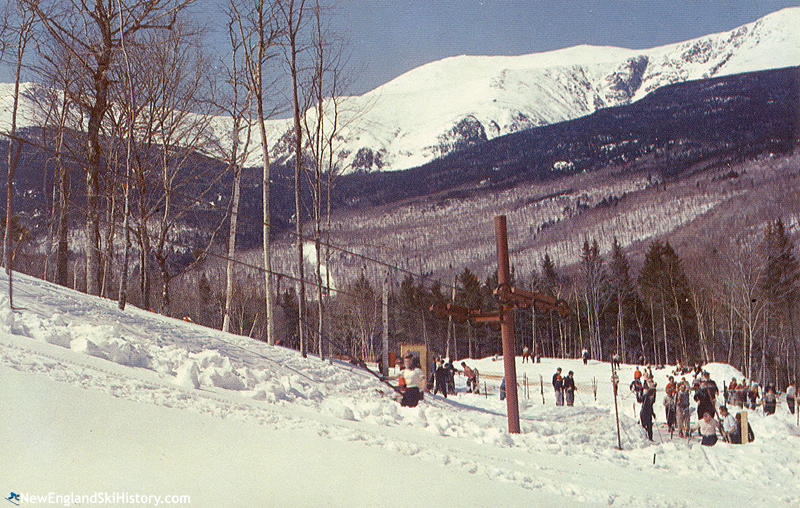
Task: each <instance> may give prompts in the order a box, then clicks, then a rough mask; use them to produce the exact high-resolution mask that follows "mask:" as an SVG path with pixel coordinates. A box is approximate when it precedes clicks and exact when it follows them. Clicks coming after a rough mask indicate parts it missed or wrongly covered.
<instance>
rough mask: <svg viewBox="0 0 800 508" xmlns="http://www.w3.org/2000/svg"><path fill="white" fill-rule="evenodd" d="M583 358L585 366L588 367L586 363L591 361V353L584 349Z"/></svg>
mask: <svg viewBox="0 0 800 508" xmlns="http://www.w3.org/2000/svg"><path fill="white" fill-rule="evenodd" d="M581 357H582V358H583V364H584V365H586V362H588V361H589V351H587V350H586V348H583V351H581Z"/></svg>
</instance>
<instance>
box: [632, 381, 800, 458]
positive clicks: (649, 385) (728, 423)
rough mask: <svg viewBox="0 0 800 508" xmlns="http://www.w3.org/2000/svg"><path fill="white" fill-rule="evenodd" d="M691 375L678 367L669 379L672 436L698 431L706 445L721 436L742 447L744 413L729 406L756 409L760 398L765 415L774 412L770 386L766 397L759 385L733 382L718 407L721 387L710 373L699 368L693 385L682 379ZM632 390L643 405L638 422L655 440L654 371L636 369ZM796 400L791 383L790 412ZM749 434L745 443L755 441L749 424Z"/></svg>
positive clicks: (667, 403) (667, 410)
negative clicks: (694, 405) (693, 411)
mask: <svg viewBox="0 0 800 508" xmlns="http://www.w3.org/2000/svg"><path fill="white" fill-rule="evenodd" d="M690 372H692V370H689V371H687V370H686V369H683V368H682V367H681V366H680V365H679V366H678V367H677V368H676V370H675V371H674V372H673V375H670V376H668V380H669V382H668V383H667V385H666V386H665V387H664V398H663V403H664V409H665V413H666V422H667V427H668V429H669V432H670V435H672V433H673V432H674V431H675V430H676V429H677V431H678V435H679V436H680V437H687V438H688V437H690V436H691V434H692V432H693V431H694V429H695V428H696V429H697V430H698V431H699V433H700V437H701V442H702V444H704V445H707V446H713V445H714V444H716V442H717V439H718V437H717V435H718V434H719V435H721V436H722V438H723V439H724V440H725V441H727V442H729V443H735V444H741V443H742V416H741V412H738V413H737V414H736V416H733V415H731V414H730V412H729V411H728V406H736V407H739V408H740V409H751V410H754V409H756V407H757V406H758V405H759V403H758V399H759V398H761V399H762V402H761V404H760V405H761V406H762V407H763V410H764V414H765V415H770V414H773V413H775V406H776V404H777V395H776V393H775V389H774V387H773V386H771V385H767V387H766V388H765V390H764V392H763V395H761V393H760V387H759V385H758V384H757V383H752V384H750V385H748V384H747V381H746V380H744V379H743V380H742V382H741V383H739V382H737V381H736V379H733V380H731V384H728V385H724V391H723V400H724V403H723V404H722V405H720V406H719V407H718V406H717V403H718V395H719V393H720V392H719V387H718V385H717V383H716V382H715V381H714V380H713V379H711V376H710V374H709V373H708V372H706V371H703V370H702V368H700V367H699V366H698V367H697V368H696V369H694V373H695V376H694V379H693V380H692V383H691V384H690V383H689V381H687V379H686V377H685V376H683V375H684V374H687V373H690ZM677 375H681V376H683V377H682V379H681V380H680V381H678V382H676V381H675V376H677ZM630 389H631V391H632V392H633V393H634V394H635V396H636V401H637V402H639V403H640V404H641V408H640V411H639V421H640V423H641V424H642V426H643V427H644V429H645V431H646V432H647V437H648V438H649V439H650V440H651V441H652V440H653V419H654V418H655V416H656V414H655V408H654V405H655V400H656V382H655V381H654V380H653V373H652V370H651V369H649V368H647V369H645V371H644V372H642V371H641V370H639V367H636V370H635V371H634V375H633V381H632V382H631V385H630ZM795 397H796V390H795V388H794V384H792V385H791V386H790V388H789V389H788V390H787V401H788V402H790V405H791V406H792V407H791V408H790V410H792V411H793V410H794V407H793V406H794V401H795ZM692 401H694V402H696V403H697V413H696V414H697V424H696V425H695V426H692V425H691V420H692V415H691V409H690V406H691V402H692ZM726 404H727V405H726ZM747 435H748V439H747V441H745V442H749V441H752V440H753V438H754V435H753V430H752V428H751V427H750V425H749V424H748V426H747Z"/></svg>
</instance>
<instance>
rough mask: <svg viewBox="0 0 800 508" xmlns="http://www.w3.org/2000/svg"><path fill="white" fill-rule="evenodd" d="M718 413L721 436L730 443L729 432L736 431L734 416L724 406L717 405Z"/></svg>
mask: <svg viewBox="0 0 800 508" xmlns="http://www.w3.org/2000/svg"><path fill="white" fill-rule="evenodd" d="M719 415H720V417H721V418H722V422H721V424H722V437H724V438H725V441H727V442H729V443H730V442H731V434H732V433H733V432H734V431H736V418H734V417H733V416H732V415H731V414H730V413H729V412H728V408H727V407H726V406H720V407H719Z"/></svg>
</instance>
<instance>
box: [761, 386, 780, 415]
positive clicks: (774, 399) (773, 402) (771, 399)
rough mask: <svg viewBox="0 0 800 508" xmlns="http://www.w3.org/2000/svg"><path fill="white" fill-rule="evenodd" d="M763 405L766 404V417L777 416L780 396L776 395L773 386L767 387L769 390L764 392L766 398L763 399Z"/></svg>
mask: <svg viewBox="0 0 800 508" xmlns="http://www.w3.org/2000/svg"><path fill="white" fill-rule="evenodd" d="M761 403H762V404H764V415H765V416H768V415H774V414H775V407H776V406H777V404H778V396H777V395H776V394H775V390H774V389H773V388H772V385H771V384H769V385H767V388H766V389H765V390H764V397H763V398H762V399H761Z"/></svg>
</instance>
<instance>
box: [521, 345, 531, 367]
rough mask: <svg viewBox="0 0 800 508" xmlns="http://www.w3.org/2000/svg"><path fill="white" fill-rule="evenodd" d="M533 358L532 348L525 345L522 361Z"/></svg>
mask: <svg viewBox="0 0 800 508" xmlns="http://www.w3.org/2000/svg"><path fill="white" fill-rule="evenodd" d="M530 359H531V350H530V349H528V346H524V347H523V348H522V363H525V360H530Z"/></svg>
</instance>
